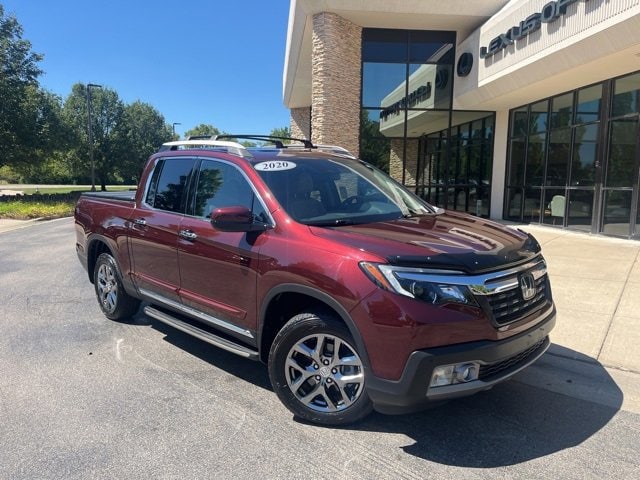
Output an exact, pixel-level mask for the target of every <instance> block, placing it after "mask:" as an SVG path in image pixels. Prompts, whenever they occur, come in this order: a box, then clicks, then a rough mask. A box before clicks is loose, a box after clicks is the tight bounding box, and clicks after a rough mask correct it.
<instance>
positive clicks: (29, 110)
mask: <svg viewBox="0 0 640 480" xmlns="http://www.w3.org/2000/svg"><path fill="white" fill-rule="evenodd" d="M22 33H23V30H22V27H21V26H20V24H19V23H18V20H17V19H16V18H15V16H13V15H8V16H7V15H5V13H4V8H3V6H2V5H0V166H3V165H8V166H11V167H18V168H21V169H22V170H25V169H28V168H29V167H30V166H31V165H33V164H36V163H38V162H39V161H42V159H43V158H45V156H46V154H47V153H49V152H50V151H51V150H52V149H53V147H54V146H55V145H56V144H58V143H59V142H58V139H57V138H56V136H57V135H60V134H61V122H60V117H59V113H60V108H59V107H60V100H59V99H58V98H57V97H56V96H55V95H53V94H51V93H49V92H46V91H44V90H42V89H41V88H40V86H39V84H38V76H39V75H40V74H41V73H42V70H41V69H40V68H39V66H38V62H40V61H41V60H42V55H40V54H37V53H34V52H32V51H31V43H30V42H29V41H28V40H25V39H23V38H22Z"/></svg>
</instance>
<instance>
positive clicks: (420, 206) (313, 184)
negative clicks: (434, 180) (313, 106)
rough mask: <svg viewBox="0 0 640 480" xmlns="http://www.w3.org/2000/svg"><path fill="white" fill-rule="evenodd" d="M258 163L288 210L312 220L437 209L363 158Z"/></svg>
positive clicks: (354, 220)
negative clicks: (362, 159)
mask: <svg viewBox="0 0 640 480" xmlns="http://www.w3.org/2000/svg"><path fill="white" fill-rule="evenodd" d="M254 168H255V169H256V170H257V171H258V172H259V174H260V175H261V176H262V178H263V179H264V181H265V183H266V184H267V185H268V187H269V188H270V190H271V192H272V193H273V194H274V196H275V197H276V199H277V200H278V202H279V203H280V205H282V207H283V208H284V209H285V210H286V211H287V213H288V214H289V215H291V216H292V217H293V218H294V219H295V220H296V221H298V222H300V223H304V224H306V225H325V226H328V225H334V226H337V225H352V224H359V223H371V222H379V221H385V220H392V219H396V218H403V217H410V216H415V215H426V214H433V213H434V209H433V208H432V207H431V206H430V205H428V204H427V203H426V202H424V201H423V200H421V199H420V198H418V197H417V196H416V195H414V194H413V193H411V192H409V191H408V190H406V189H405V188H404V187H403V186H401V185H400V184H399V183H397V182H396V181H394V180H393V179H392V178H391V177H389V176H388V175H387V174H385V173H384V172H382V171H381V170H378V169H377V168H375V167H373V166H371V165H369V164H368V163H365V162H363V161H361V160H349V159H338V158H335V157H334V158H332V159H328V158H300V157H295V158H292V159H291V160H289V159H283V160H269V161H265V162H259V163H256V164H255V165H254Z"/></svg>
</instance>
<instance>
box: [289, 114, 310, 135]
mask: <svg viewBox="0 0 640 480" xmlns="http://www.w3.org/2000/svg"><path fill="white" fill-rule="evenodd" d="M291 136H292V137H293V138H306V139H310V138H311V107H302V108H292V109H291Z"/></svg>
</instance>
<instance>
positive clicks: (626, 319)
mask: <svg viewBox="0 0 640 480" xmlns="http://www.w3.org/2000/svg"><path fill="white" fill-rule="evenodd" d="M519 228H521V229H522V230H525V231H527V232H530V233H532V234H533V235H534V236H535V237H536V238H537V239H538V241H539V242H540V244H541V245H542V253H543V254H544V256H545V258H546V260H547V265H548V269H549V277H550V279H551V287H552V291H553V297H554V301H555V303H556V307H557V309H558V318H557V323H556V328H555V329H554V331H553V332H552V333H551V340H552V342H553V343H554V344H556V345H560V346H562V347H565V348H564V349H556V350H558V351H559V350H562V353H558V354H559V355H564V356H566V355H567V352H571V351H573V352H574V356H575V358H576V359H580V360H584V361H593V362H596V361H597V362H599V363H601V364H602V365H604V366H606V367H612V368H619V369H623V370H630V371H633V372H636V373H640V348H639V347H638V346H639V345H640V242H638V241H635V240H620V239H614V238H608V237H599V236H594V235H588V234H581V233H575V232H569V231H567V230H560V229H556V228H552V227H544V226H539V225H520V226H519ZM551 351H552V352H553V351H554V350H553V347H552V350H551ZM570 354H571V353H570Z"/></svg>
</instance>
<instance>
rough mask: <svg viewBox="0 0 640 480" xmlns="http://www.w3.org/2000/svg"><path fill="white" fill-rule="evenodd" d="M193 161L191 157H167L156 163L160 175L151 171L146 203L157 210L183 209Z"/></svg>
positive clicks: (173, 210) (175, 210) (172, 210)
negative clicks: (161, 162) (151, 175)
mask: <svg viewBox="0 0 640 480" xmlns="http://www.w3.org/2000/svg"><path fill="white" fill-rule="evenodd" d="M194 163H195V160H194V159H193V158H169V159H166V160H164V163H163V164H162V165H160V164H158V165H157V166H156V170H160V169H161V170H160V176H159V177H157V176H156V172H154V173H153V178H152V180H151V184H150V187H149V192H148V194H147V199H146V201H147V203H148V204H149V205H151V206H152V207H154V208H157V209H159V210H166V211H169V212H178V213H180V212H182V211H184V203H185V200H186V198H185V196H186V188H187V181H188V179H189V175H190V174H191V170H192V169H193V165H194ZM156 178H157V181H156Z"/></svg>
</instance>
